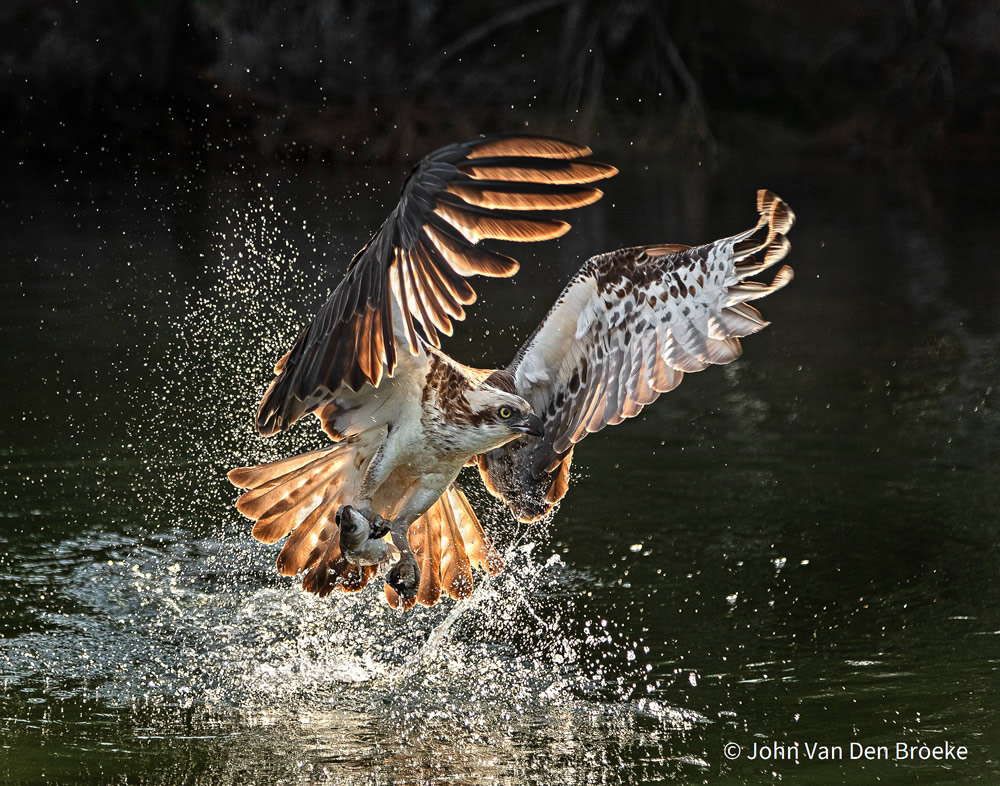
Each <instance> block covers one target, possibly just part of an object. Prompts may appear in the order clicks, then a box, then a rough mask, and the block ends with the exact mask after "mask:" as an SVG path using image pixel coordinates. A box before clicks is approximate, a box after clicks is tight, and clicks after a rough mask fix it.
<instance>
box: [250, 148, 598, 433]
mask: <svg viewBox="0 0 1000 786" xmlns="http://www.w3.org/2000/svg"><path fill="white" fill-rule="evenodd" d="M590 152H591V151H590V148H587V147H583V146H580V145H575V144H572V143H570V142H563V141H561V140H557V139H550V138H546V137H535V136H499V137H484V138H481V139H475V140H472V141H470V142H465V143H463V144H456V145H449V146H448V147H444V148H441V149H440V150H437V151H436V152H434V153H432V154H431V155H429V156H427V157H426V158H425V159H423V160H422V161H421V162H420V163H419V164H418V165H417V166H416V168H415V169H414V170H413V172H412V173H411V174H410V176H409V178H408V179H407V181H406V183H405V185H404V186H403V190H402V194H401V195H400V198H399V204H397V205H396V208H395V209H394V210H393V211H392V213H391V214H390V215H389V217H388V218H387V219H386V220H385V223H383V224H382V227H381V228H380V229H379V230H378V232H376V233H375V235H374V236H373V237H372V239H371V240H369V241H368V243H367V244H366V245H365V247H364V248H362V249H361V251H359V252H358V253H357V254H356V255H355V256H354V259H352V260H351V263H350V265H349V266H348V268H347V274H346V275H345V276H344V279H343V281H341V282H340V284H339V286H338V287H337V288H336V289H335V290H334V291H333V294H331V295H330V298H329V299H328V300H327V301H326V303H325V304H324V305H323V307H322V308H321V309H320V311H319V313H318V314H317V315H316V318H315V319H314V320H313V321H312V323H311V324H309V325H308V326H307V327H306V328H305V329H304V330H303V331H302V333H301V334H300V335H299V337H298V339H297V340H296V342H295V345H294V346H293V347H292V349H291V351H290V352H289V353H288V354H287V355H285V357H283V358H282V359H281V360H280V361H279V362H278V365H277V366H276V367H275V374H277V376H276V378H275V379H274V381H273V382H272V383H271V386H270V388H268V390H267V392H266V393H265V394H264V398H263V400H262V401H261V404H260V409H259V411H258V413H257V430H258V431H259V432H260V433H261V434H262V435H264V436H269V435H271V434H274V433H276V432H278V431H283V430H284V429H286V428H288V427H289V426H290V425H291V424H292V423H294V422H295V421H296V420H297V419H298V418H300V417H301V416H302V415H303V414H305V413H307V412H311V411H313V410H315V409H317V408H319V407H321V406H323V405H324V404H327V403H329V402H333V401H336V400H337V399H338V396H337V395H336V393H337V391H338V389H340V388H341V387H342V386H347V387H349V388H350V389H351V390H352V391H359V390H360V389H361V388H362V387H363V386H364V385H365V384H366V383H370V384H371V385H373V386H375V387H378V385H379V383H380V382H381V380H382V378H383V376H384V375H390V376H391V375H392V374H393V372H394V371H395V369H396V359H397V358H396V352H397V348H396V347H397V342H402V343H403V344H405V345H406V347H407V348H408V350H409V352H410V353H411V354H413V355H417V354H419V352H420V347H421V342H424V341H426V342H428V343H429V344H431V345H433V346H435V347H437V346H440V343H439V337H438V334H439V333H444V334H445V335H451V332H452V320H453V319H458V320H461V319H463V318H464V316H465V312H464V309H463V307H464V306H467V305H469V304H471V303H472V302H474V301H475V299H476V293H475V291H474V290H473V289H472V287H471V286H470V285H469V283H468V282H467V281H466V278H467V277H469V276H472V275H474V274H478V275H484V276H502V277H505V276H512V275H514V273H516V272H517V268H518V265H517V262H515V261H514V260H513V259H511V258H510V257H507V256H504V255H503V254H498V253H496V252H493V251H489V250H487V249H485V248H482V247H480V246H479V245H477V244H478V242H479V241H480V240H484V239H502V240H518V241H532V240H546V239H549V238H554V237H558V236H559V235H562V234H563V233H564V232H566V231H567V230H568V229H569V224H567V223H566V222H565V221H560V220H557V219H553V218H551V217H547V216H544V215H539V213H538V212H536V211H548V210H565V209H569V208H574V207H580V206H582V205H587V204H590V203H592V202H595V201H597V200H598V199H600V197H601V191H600V190H598V189H596V188H594V187H592V186H590V185H587V184H589V183H593V182H595V181H597V180H601V179H603V178H607V177H611V176H612V175H614V174H615V173H616V172H617V170H616V169H615V168H614V167H611V166H608V165H605V164H599V163H596V162H593V161H588V160H584V159H585V158H586V156H588V155H590Z"/></svg>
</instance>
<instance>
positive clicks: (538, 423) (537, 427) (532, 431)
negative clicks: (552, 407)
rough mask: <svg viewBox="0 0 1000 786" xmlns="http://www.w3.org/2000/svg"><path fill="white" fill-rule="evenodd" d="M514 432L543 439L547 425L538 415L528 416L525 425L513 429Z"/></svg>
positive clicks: (521, 424) (520, 424)
mask: <svg viewBox="0 0 1000 786" xmlns="http://www.w3.org/2000/svg"><path fill="white" fill-rule="evenodd" d="M511 428H512V429H513V430H514V431H519V432H521V433H522V434H527V435H528V436H529V437H541V436H544V435H545V425H544V424H543V423H542V419H541V418H540V417H538V415H534V414H532V415H528V416H527V417H526V418H525V419H524V422H523V423H519V424H518V425H516V426H512V427H511Z"/></svg>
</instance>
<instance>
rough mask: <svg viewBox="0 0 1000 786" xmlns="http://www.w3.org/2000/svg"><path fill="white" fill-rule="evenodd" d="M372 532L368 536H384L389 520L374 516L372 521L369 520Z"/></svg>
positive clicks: (387, 530) (388, 526) (387, 531)
mask: <svg viewBox="0 0 1000 786" xmlns="http://www.w3.org/2000/svg"><path fill="white" fill-rule="evenodd" d="M371 527H372V532H371V535H370V536H369V537H372V538H384V537H385V536H386V535H388V534H389V529H390V522H389V521H388V520H387V519H384V518H382V517H381V516H376V517H375V519H374V521H372V522H371Z"/></svg>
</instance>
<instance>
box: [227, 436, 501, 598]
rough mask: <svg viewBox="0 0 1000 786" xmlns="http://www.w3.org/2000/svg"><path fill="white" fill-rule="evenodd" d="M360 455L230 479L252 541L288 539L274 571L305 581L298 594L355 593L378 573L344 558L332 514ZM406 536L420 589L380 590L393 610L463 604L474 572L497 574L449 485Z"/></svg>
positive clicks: (296, 462)
mask: <svg viewBox="0 0 1000 786" xmlns="http://www.w3.org/2000/svg"><path fill="white" fill-rule="evenodd" d="M361 449H362V448H361V446H360V445H359V444H358V443H351V442H340V443H337V444H336V445H334V446H333V447H331V448H327V449H324V450H316V451H312V452H311V453H304V454H302V455H299V456H292V457H290V458H287V459H281V460H280V461H274V462H271V463H269V464H261V465H260V466H256V467H240V468H238V469H234V470H232V471H231V472H230V473H229V479H230V480H231V481H232V482H233V484H234V485H236V486H239V487H240V488H244V489H246V490H247V491H246V492H245V493H244V494H243V495H242V496H241V497H240V498H239V500H237V502H236V507H237V509H238V510H239V511H240V512H241V513H243V514H244V515H245V516H247V517H248V518H251V519H255V520H256V522H255V524H254V527H253V536H254V537H255V538H257V539H258V540H260V541H263V542H265V543H275V542H277V541H279V540H281V539H282V538H283V537H285V536H286V535H287V536H288V540H286V541H285V544H284V546H283V547H282V549H281V552H280V553H279V554H278V561H277V568H278V572H279V573H281V574H282V575H283V576H296V575H299V574H303V578H302V588H303V589H304V590H306V591H307V592H314V593H316V594H318V595H320V596H326V595H329V594H330V593H331V592H333V591H334V590H336V591H339V592H357V591H359V590H361V589H363V588H364V587H365V585H367V583H368V582H369V581H370V580H371V578H372V576H374V575H375V574H376V572H377V571H378V568H377V567H376V566H367V565H365V566H358V565H354V564H353V563H350V562H348V561H347V560H346V559H345V558H344V555H343V553H342V552H341V550H340V527H338V526H337V522H336V515H337V510H338V509H339V508H340V506H341V505H344V504H348V503H349V502H350V500H351V499H352V498H353V497H354V495H355V494H356V493H357V488H356V486H357V482H358V481H357V477H358V473H356V472H352V471H350V470H351V469H353V467H354V464H355V463H358V465H359V466H360V465H361V464H363V460H361V459H362V458H363V457H359V456H358V453H357V451H358V450H361ZM386 537H388V536H386ZM407 537H408V538H409V541H410V547H411V548H412V549H413V553H414V556H415V557H416V558H417V564H418V566H419V567H420V586H419V587H418V590H417V597H416V598H413V599H407V598H399V597H398V596H397V595H396V593H395V591H394V590H393V589H392V588H391V587H390V586H389V585H386V587H385V595H386V599H387V600H388V601H389V604H390V605H391V606H392V607H393V608H400V607H402V608H404V609H406V610H409V609H411V608H413V606H414V605H415V604H416V603H420V604H421V605H424V606H433V605H434V604H435V603H437V602H438V600H440V598H441V596H442V595H443V594H446V595H448V596H449V597H451V598H455V599H461V598H467V597H469V595H471V594H472V589H473V578H472V569H473V568H479V569H482V570H484V571H486V572H488V573H489V574H490V575H494V576H495V575H496V574H497V573H499V572H500V571H501V570H502V569H503V561H502V560H501V559H500V556H499V555H498V554H497V553H496V551H495V550H494V549H493V546H492V544H491V543H490V541H489V538H487V536H486V533H485V532H484V531H483V528H482V525H481V524H480V523H479V519H478V518H477V517H476V514H475V511H474V510H473V509H472V506H471V505H470V504H469V500H468V499H467V498H466V496H465V494H464V493H463V492H462V490H461V489H460V488H459V487H458V486H457V485H455V484H452V486H450V487H449V488H448V490H447V491H446V492H445V493H444V494H442V495H441V498H440V499H438V501H437V502H435V503H434V505H432V506H431V508H430V509H429V510H428V511H427V512H426V513H425V514H424V515H423V516H421V517H420V518H419V519H417V520H416V521H415V522H414V523H413V524H412V525H410V530H409V532H408V534H407Z"/></svg>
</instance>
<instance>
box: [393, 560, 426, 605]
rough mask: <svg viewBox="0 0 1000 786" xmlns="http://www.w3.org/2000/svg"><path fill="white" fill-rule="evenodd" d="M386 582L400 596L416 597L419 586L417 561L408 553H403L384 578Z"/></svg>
mask: <svg viewBox="0 0 1000 786" xmlns="http://www.w3.org/2000/svg"><path fill="white" fill-rule="evenodd" d="M385 582H386V584H388V585H389V586H390V587H392V588H393V589H394V590H396V594H397V595H399V597H401V598H415V597H417V588H418V587H419V586H420V568H418V567H417V561H416V560H415V559H414V558H413V557H412V556H411V555H409V554H403V555H402V556H401V557H400V558H399V562H397V563H396V564H395V566H394V567H393V569H392V570H390V571H389V575H388V576H387V577H386V580H385Z"/></svg>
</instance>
